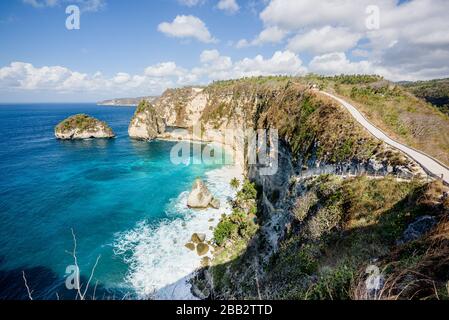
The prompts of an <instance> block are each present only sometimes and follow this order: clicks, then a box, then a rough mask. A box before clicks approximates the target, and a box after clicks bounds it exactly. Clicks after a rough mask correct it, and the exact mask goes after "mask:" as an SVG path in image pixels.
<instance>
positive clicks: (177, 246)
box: [114, 166, 242, 300]
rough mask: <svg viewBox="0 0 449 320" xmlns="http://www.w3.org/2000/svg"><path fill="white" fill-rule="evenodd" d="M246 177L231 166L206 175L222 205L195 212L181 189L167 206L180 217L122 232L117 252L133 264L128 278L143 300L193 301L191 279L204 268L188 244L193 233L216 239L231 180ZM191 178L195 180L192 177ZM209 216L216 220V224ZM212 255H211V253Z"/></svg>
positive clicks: (209, 185)
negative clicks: (215, 231)
mask: <svg viewBox="0 0 449 320" xmlns="http://www.w3.org/2000/svg"><path fill="white" fill-rule="evenodd" d="M234 177H236V178H238V179H240V180H241V179H242V173H241V170H240V169H239V168H237V167H235V166H227V167H223V168H221V169H216V170H212V171H209V172H207V173H206V179H205V182H206V184H207V186H208V188H209V190H210V191H211V192H212V194H213V195H214V196H216V197H217V198H218V199H220V202H221V208H220V209H219V210H215V209H212V208H209V209H206V210H201V211H198V210H192V209H189V208H188V207H187V198H188V194H189V192H188V191H185V192H183V193H181V194H180V195H179V196H178V198H177V199H176V200H175V201H171V202H170V204H169V206H168V208H167V212H166V213H167V215H168V216H179V217H178V218H176V219H175V220H165V221H163V222H161V223H160V224H158V225H150V224H148V223H147V222H141V223H139V224H138V225H137V226H136V227H135V228H134V229H133V230H130V231H127V232H125V233H122V234H120V235H118V237H117V240H116V242H115V244H114V247H115V252H116V254H119V255H122V256H123V257H124V260H125V262H126V263H127V264H128V265H129V271H128V274H127V276H126V279H125V280H126V281H127V282H128V283H129V284H130V285H131V286H132V287H133V288H134V289H135V291H136V294H137V296H138V297H139V298H141V299H146V298H154V299H162V300H163V299H174V300H180V299H194V296H193V295H192V294H191V292H190V284H189V280H190V278H191V276H192V275H193V272H194V271H195V270H196V269H197V268H199V267H200V265H201V257H199V256H198V255H197V254H196V252H195V251H190V250H188V249H187V248H185V247H184V245H185V244H186V243H187V242H189V241H190V238H191V236H192V234H193V233H195V232H198V233H205V234H206V240H209V239H211V238H212V231H211V230H209V227H211V226H213V227H215V226H216V225H217V223H218V221H219V219H220V216H221V214H222V213H225V214H228V213H229V212H230V210H231V208H230V207H229V204H228V199H229V198H232V197H234V195H235V191H234V190H232V188H231V187H230V185H229V182H230V180H231V179H232V178H234ZM192 182H193V181H192ZM210 219H214V220H213V221H212V222H211V221H210ZM209 254H210V253H209Z"/></svg>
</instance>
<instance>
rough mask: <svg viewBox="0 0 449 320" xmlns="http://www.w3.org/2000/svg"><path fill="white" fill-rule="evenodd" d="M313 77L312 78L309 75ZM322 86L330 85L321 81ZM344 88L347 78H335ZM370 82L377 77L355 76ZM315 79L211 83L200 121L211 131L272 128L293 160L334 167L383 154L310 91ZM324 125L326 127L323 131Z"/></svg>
mask: <svg viewBox="0 0 449 320" xmlns="http://www.w3.org/2000/svg"><path fill="white" fill-rule="evenodd" d="M311 77H312V76H311ZM323 79H324V80H323V81H328V79H327V78H323ZM339 79H340V80H339V81H341V82H342V83H346V82H351V78H348V77H343V76H342V77H341V78H339ZM356 79H358V81H362V82H364V83H365V82H371V81H374V80H377V79H378V78H377V77H376V76H356ZM313 82H314V81H313V78H310V77H309V78H292V77H257V78H245V79H241V80H229V81H220V82H215V83H214V84H212V85H210V86H209V87H207V88H206V89H205V90H206V93H207V94H208V96H209V97H210V100H209V102H208V104H207V106H206V108H205V109H204V112H203V114H202V118H201V121H202V123H208V124H211V125H212V127H214V128H220V127H222V126H226V125H227V124H228V123H231V124H234V123H241V124H242V125H243V126H244V127H247V128H275V129H277V130H278V132H279V135H280V137H281V138H282V139H283V140H284V141H286V142H287V143H288V144H289V146H290V148H291V151H292V153H293V155H294V156H295V157H301V158H303V159H304V160H308V159H309V158H311V157H314V158H316V159H317V160H320V161H324V162H330V163H337V162H339V161H343V160H345V161H346V160H350V159H353V160H367V159H368V158H370V157H372V156H373V155H375V153H376V152H381V150H380V149H379V148H378V147H379V143H377V141H375V140H374V139H373V138H372V137H371V136H370V135H369V134H367V133H366V132H365V131H364V130H363V129H362V128H361V127H360V126H359V125H358V124H357V123H355V122H354V121H353V119H352V118H351V116H350V115H349V114H347V113H346V112H342V109H341V107H340V106H338V105H337V104H336V103H335V102H333V101H331V100H329V99H326V98H324V97H322V96H321V95H319V94H318V93H316V92H313V91H310V90H308V86H307V85H308V84H310V83H313ZM323 123H326V126H323Z"/></svg>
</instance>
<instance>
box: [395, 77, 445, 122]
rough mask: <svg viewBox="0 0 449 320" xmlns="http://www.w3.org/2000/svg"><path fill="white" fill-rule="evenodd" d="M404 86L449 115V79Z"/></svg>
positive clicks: (404, 84)
mask: <svg viewBox="0 0 449 320" xmlns="http://www.w3.org/2000/svg"><path fill="white" fill-rule="evenodd" d="M402 86H404V87H405V88H407V90H409V91H410V92H412V93H413V94H414V95H415V96H417V97H418V98H421V99H423V100H425V101H427V102H428V103H431V104H433V105H434V106H436V107H438V108H439V109H440V110H441V111H442V112H444V113H446V114H447V115H449V79H437V80H429V81H416V82H406V83H402Z"/></svg>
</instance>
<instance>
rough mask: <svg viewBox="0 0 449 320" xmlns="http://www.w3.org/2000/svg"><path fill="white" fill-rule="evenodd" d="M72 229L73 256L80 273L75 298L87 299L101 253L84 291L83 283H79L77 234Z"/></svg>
mask: <svg viewBox="0 0 449 320" xmlns="http://www.w3.org/2000/svg"><path fill="white" fill-rule="evenodd" d="M71 231H72V237H73V251H72V253H71V255H72V257H73V261H74V264H75V267H76V270H77V271H78V275H77V276H78V285H77V288H76V289H77V292H76V297H75V300H77V299H78V298H79V299H80V300H85V298H86V294H87V291H88V290H89V285H90V282H91V281H92V278H93V276H94V273H95V269H96V268H97V265H98V261H99V260H100V258H101V255H99V256H98V257H97V260H96V261H95V265H94V266H93V268H92V271H91V272H90V276H89V279H88V281H87V284H86V287H85V288H84V292H82V291H81V287H82V285H81V283H79V281H80V275H79V270H80V268H79V266H78V258H77V256H76V249H77V243H76V236H75V232H74V231H73V228H72V229H71ZM97 284H98V281H97ZM97 284H96V285H95V291H96V289H97ZM94 294H95V293H94ZM93 300H95V297H93Z"/></svg>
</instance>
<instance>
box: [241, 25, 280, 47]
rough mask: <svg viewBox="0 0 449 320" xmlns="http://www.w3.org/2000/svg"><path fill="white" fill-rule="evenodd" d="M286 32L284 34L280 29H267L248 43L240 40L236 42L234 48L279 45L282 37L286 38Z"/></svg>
mask: <svg viewBox="0 0 449 320" xmlns="http://www.w3.org/2000/svg"><path fill="white" fill-rule="evenodd" d="M286 34H287V32H285V31H284V30H282V29H279V28H278V27H276V26H274V27H269V28H266V29H264V30H262V32H261V33H259V35H258V36H257V37H256V38H255V39H254V40H252V41H251V42H248V41H247V40H246V39H241V40H239V41H238V42H237V45H236V47H237V48H243V47H247V46H250V45H251V46H258V45H263V44H266V43H280V42H281V41H282V40H283V39H284V37H285V36H286Z"/></svg>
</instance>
